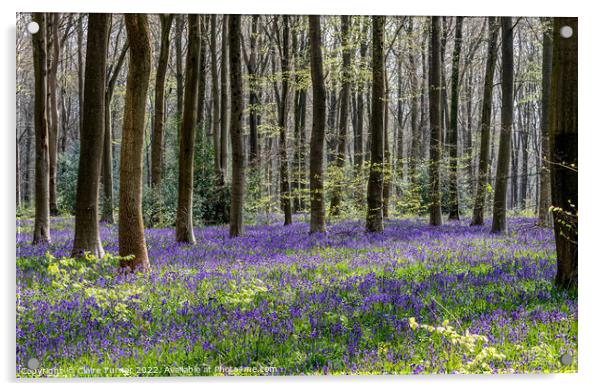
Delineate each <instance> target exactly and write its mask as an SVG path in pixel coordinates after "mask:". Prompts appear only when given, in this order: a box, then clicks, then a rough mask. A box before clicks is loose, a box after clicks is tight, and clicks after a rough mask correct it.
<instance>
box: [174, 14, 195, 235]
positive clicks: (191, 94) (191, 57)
mask: <svg viewBox="0 0 602 391" xmlns="http://www.w3.org/2000/svg"><path fill="white" fill-rule="evenodd" d="M200 43H201V36H200V21H199V15H192V14H191V15H188V51H187V54H186V82H185V85H184V107H183V111H182V122H181V125H180V151H179V154H178V209H177V211H176V241H178V242H184V243H193V244H194V243H195V241H196V240H195V238H194V228H193V224H192V189H193V173H194V165H193V163H194V143H195V133H196V132H195V127H196V114H197V104H198V96H197V94H198V77H199V72H198V70H199V54H200V52H199V50H200Z"/></svg>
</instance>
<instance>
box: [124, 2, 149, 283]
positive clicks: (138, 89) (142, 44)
mask: <svg viewBox="0 0 602 391" xmlns="http://www.w3.org/2000/svg"><path fill="white" fill-rule="evenodd" d="M125 25H126V29H127V36H128V40H129V45H130V54H129V70H128V78H127V84H126V91H125V106H124V109H123V131H122V132H123V134H122V139H121V158H120V159H121V164H120V169H119V170H120V172H119V190H120V191H119V255H120V256H122V257H127V258H125V259H123V260H122V261H121V267H123V268H127V269H129V270H134V269H140V270H142V271H148V270H149V269H150V264H149V261H148V254H147V251H146V241H145V239H144V220H143V218H142V152H143V147H144V128H145V125H144V119H145V118H144V117H145V111H146V110H145V104H146V98H147V93H148V85H149V79H150V68H151V47H150V37H149V28H148V20H147V16H146V15H144V14H126V15H125Z"/></svg>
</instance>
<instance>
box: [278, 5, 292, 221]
mask: <svg viewBox="0 0 602 391" xmlns="http://www.w3.org/2000/svg"><path fill="white" fill-rule="evenodd" d="M276 27H277V25H276ZM275 33H276V34H280V33H279V32H278V31H275ZM289 36H290V29H289V20H288V16H287V15H283V16H282V41H281V42H282V45H281V48H280V49H281V58H280V65H281V72H282V89H281V93H280V107H279V112H278V134H279V145H278V157H279V163H280V206H281V208H282V212H283V213H284V225H290V224H292V223H293V211H292V206H291V186H290V182H289V174H288V153H287V147H288V145H287V137H286V136H287V125H288V106H289V103H288V101H289V78H290V65H289V64H290V48H289Z"/></svg>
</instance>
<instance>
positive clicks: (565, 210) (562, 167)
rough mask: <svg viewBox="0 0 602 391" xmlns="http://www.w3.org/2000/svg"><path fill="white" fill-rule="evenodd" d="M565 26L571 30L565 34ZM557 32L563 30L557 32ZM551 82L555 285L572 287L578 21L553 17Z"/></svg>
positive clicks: (574, 286)
mask: <svg viewBox="0 0 602 391" xmlns="http://www.w3.org/2000/svg"><path fill="white" fill-rule="evenodd" d="M567 27H568V28H570V29H571V33H572V34H570V36H568V31H567V30H568V29H567ZM561 33H564V34H563V35H561ZM553 42H554V43H553V54H552V56H553V57H552V64H553V65H552V85H551V90H550V123H549V126H550V155H551V163H550V167H551V169H552V172H551V183H552V205H553V206H554V208H553V216H554V235H555V237H556V254H557V272H556V281H555V283H556V286H557V287H559V288H560V289H568V290H576V289H577V285H578V273H577V271H578V263H577V260H578V259H577V219H578V217H577V216H578V204H577V201H578V195H577V188H578V178H577V169H578V162H577V150H578V137H577V131H578V125H577V120H578V115H577V114H578V105H577V99H578V87H577V86H578V83H577V68H578V66H577V65H578V62H577V59H578V58H579V56H578V49H577V48H578V45H577V42H578V22H577V18H554V38H553Z"/></svg>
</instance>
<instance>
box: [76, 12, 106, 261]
mask: <svg viewBox="0 0 602 391" xmlns="http://www.w3.org/2000/svg"><path fill="white" fill-rule="evenodd" d="M110 25H111V15H109V14H99V13H94V14H90V16H89V18H88V39H87V49H86V72H85V76H84V78H85V79H84V109H83V115H84V120H83V126H82V129H81V135H80V152H79V169H78V175H77V196H76V201H75V239H74V241H73V251H72V254H73V256H83V255H84V253H85V252H89V253H90V254H92V255H94V256H96V257H102V256H103V255H104V250H103V248H102V243H101V242H100V233H99V227H98V190H99V187H100V171H101V167H102V153H103V144H104V132H105V124H104V120H105V87H106V84H105V78H106V63H107V47H108V39H109V30H110Z"/></svg>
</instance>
